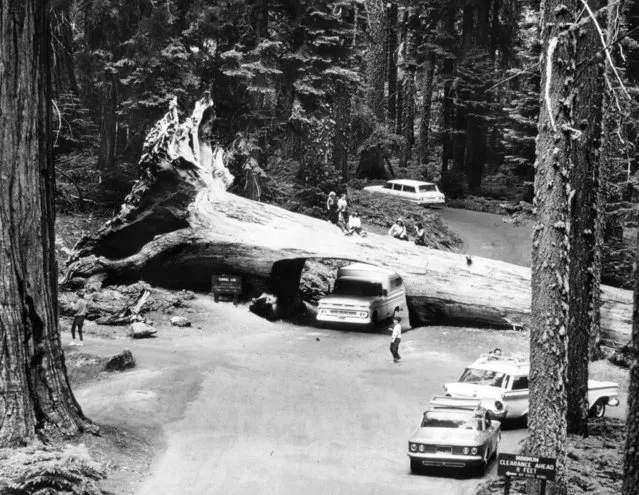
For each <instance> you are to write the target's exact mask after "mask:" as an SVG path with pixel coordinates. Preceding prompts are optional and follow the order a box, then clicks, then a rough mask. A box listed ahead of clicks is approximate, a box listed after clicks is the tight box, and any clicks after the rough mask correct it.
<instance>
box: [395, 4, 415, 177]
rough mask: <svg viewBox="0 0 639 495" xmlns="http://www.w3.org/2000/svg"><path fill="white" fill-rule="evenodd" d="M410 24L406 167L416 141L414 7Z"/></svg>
mask: <svg viewBox="0 0 639 495" xmlns="http://www.w3.org/2000/svg"><path fill="white" fill-rule="evenodd" d="M407 16H408V26H407V30H406V49H405V56H404V80H403V84H402V93H403V95H402V103H403V107H404V110H403V111H402V119H403V122H402V136H403V137H404V145H403V148H402V155H401V160H400V162H399V164H400V167H406V166H407V165H408V162H409V161H410V160H411V158H412V153H413V144H414V143H415V131H414V127H415V93H416V91H415V73H416V69H417V64H416V62H415V55H416V50H417V46H416V40H415V36H416V33H415V29H416V21H417V18H416V15H415V10H414V8H412V7H408V8H407Z"/></svg>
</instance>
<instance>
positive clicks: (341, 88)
mask: <svg viewBox="0 0 639 495" xmlns="http://www.w3.org/2000/svg"><path fill="white" fill-rule="evenodd" d="M336 85H337V88H336V89H337V95H336V96H335V103H334V118H335V137H334V139H333V166H334V167H335V170H338V171H339V172H340V174H341V176H342V181H343V182H348V143H349V140H350V120H351V95H350V91H349V90H348V87H347V86H346V85H345V84H343V83H340V82H339V81H338V82H337V83H336Z"/></svg>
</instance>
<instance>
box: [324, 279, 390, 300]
mask: <svg viewBox="0 0 639 495" xmlns="http://www.w3.org/2000/svg"><path fill="white" fill-rule="evenodd" d="M381 293H382V288H381V285H380V284H378V283H375V282H366V281H365V280H344V279H337V280H336V281H335V289H334V290H333V294H338V295H341V296H363V297H374V296H377V295H380V294H381Z"/></svg>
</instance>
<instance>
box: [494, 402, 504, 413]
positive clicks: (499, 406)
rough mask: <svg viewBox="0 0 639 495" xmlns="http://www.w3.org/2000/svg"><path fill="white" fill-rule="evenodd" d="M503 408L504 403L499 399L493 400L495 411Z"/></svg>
mask: <svg viewBox="0 0 639 495" xmlns="http://www.w3.org/2000/svg"><path fill="white" fill-rule="evenodd" d="M503 408H504V403H503V402H501V401H499V400H496V401H495V409H496V410H497V411H501V410H502V409H503Z"/></svg>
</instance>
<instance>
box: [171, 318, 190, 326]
mask: <svg viewBox="0 0 639 495" xmlns="http://www.w3.org/2000/svg"><path fill="white" fill-rule="evenodd" d="M171 325H173V326H174V327H190V326H191V322H190V321H189V320H188V319H187V318H184V316H172V317H171Z"/></svg>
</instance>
